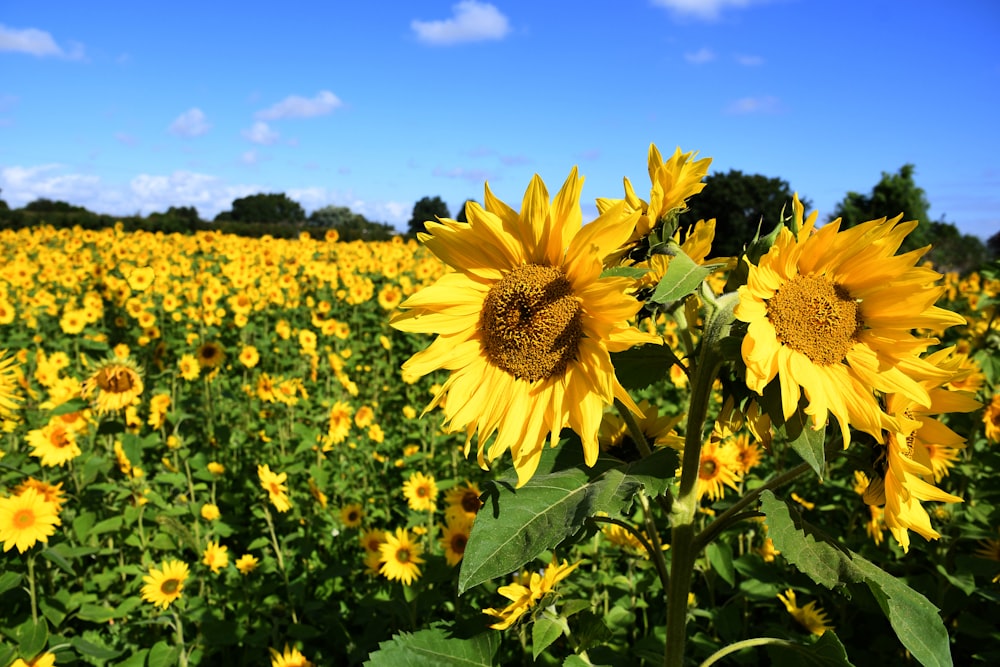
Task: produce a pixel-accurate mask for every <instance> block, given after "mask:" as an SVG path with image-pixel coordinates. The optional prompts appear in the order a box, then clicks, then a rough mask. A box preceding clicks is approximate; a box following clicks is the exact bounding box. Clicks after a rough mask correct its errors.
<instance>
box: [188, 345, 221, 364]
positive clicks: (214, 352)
mask: <svg viewBox="0 0 1000 667" xmlns="http://www.w3.org/2000/svg"><path fill="white" fill-rule="evenodd" d="M194 356H195V359H197V360H198V365H199V366H201V367H202V368H209V369H211V368H218V367H219V365H220V364H221V363H222V362H223V361H225V359H226V351H225V350H224V349H223V348H222V346H221V345H219V344H218V343H215V342H213V341H206V342H204V343H202V344H201V345H199V346H198V350H197V351H196V352H195V354H194Z"/></svg>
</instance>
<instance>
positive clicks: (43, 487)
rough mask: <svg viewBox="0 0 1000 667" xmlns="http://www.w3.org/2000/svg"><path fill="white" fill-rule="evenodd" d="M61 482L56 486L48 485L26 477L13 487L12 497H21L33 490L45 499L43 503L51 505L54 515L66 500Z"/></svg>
mask: <svg viewBox="0 0 1000 667" xmlns="http://www.w3.org/2000/svg"><path fill="white" fill-rule="evenodd" d="M62 485H63V483H62V482H59V483H58V484H49V483H48V482H44V481H42V480H40V479H35V478H34V477H28V478H27V479H25V480H24V481H23V482H21V483H20V484H18V485H17V486H16V487H14V495H16V496H19V495H22V494H23V493H24V492H25V491H26V490H28V489H34V490H35V491H37V492H38V494H39V495H40V496H41V497H42V498H44V499H45V502H48V503H52V505H53V506H54V508H55V512H56V514H58V513H59V511H60V510H61V509H62V506H63V502H65V500H66V498H65V496H64V494H63V490H62Z"/></svg>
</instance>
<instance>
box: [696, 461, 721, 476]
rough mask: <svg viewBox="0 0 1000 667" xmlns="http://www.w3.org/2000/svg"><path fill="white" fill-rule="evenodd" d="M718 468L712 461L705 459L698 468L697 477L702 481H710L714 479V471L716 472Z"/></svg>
mask: <svg viewBox="0 0 1000 667" xmlns="http://www.w3.org/2000/svg"><path fill="white" fill-rule="evenodd" d="M718 468H719V466H718V464H716V462H715V461H714V460H712V459H705V460H704V461H702V462H701V467H699V468H698V476H699V477H701V478H702V479H712V478H713V477H715V471H716V470H718Z"/></svg>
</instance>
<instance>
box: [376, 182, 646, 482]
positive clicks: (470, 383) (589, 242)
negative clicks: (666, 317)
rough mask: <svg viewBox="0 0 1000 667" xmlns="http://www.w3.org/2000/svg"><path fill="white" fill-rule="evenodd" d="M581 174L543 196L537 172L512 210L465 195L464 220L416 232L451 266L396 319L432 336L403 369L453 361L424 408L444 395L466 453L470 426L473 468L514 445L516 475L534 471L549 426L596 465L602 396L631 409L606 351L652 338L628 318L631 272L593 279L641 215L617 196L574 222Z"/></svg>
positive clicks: (412, 373) (522, 477)
mask: <svg viewBox="0 0 1000 667" xmlns="http://www.w3.org/2000/svg"><path fill="white" fill-rule="evenodd" d="M582 185H583V179H582V178H581V177H578V176H577V172H576V169H575V168H574V169H573V171H572V172H570V175H569V178H567V179H566V182H565V184H564V185H563V187H562V189H561V190H560V191H559V193H558V194H557V195H556V197H555V199H554V200H553V201H551V203H550V201H549V194H548V191H547V190H546V188H545V184H544V183H543V182H542V180H541V179H540V178H539V177H538V176H537V175H536V176H535V177H534V178H533V179H532V180H531V183H530V185H529V186H528V190H527V192H526V193H525V195H524V199H523V201H522V204H521V212H520V213H518V212H516V211H514V210H513V209H511V208H510V207H509V206H507V205H506V204H505V203H503V202H502V201H500V200H499V199H497V198H496V197H494V196H493V193H492V192H491V191H490V189H489V186H487V187H486V193H485V208H484V207H481V206H479V205H478V204H476V203H475V202H469V204H468V205H467V206H466V215H467V217H468V223H461V222H457V221H455V220H450V219H442V220H439V221H438V222H429V223H427V230H428V233H426V234H419V235H418V237H419V238H420V240H421V241H423V243H424V244H425V245H426V246H427V248H428V249H429V250H430V251H431V252H433V253H434V254H435V255H437V256H438V257H439V258H440V259H441V260H442V261H444V262H445V263H446V264H447V265H448V266H450V267H452V268H453V269H454V271H453V272H451V273H447V274H445V275H444V276H442V277H441V278H439V279H438V280H437V282H435V283H434V284H433V285H431V286H430V287H427V288H425V289H423V290H421V291H420V292H418V293H417V294H415V295H413V296H411V297H410V298H409V299H407V300H406V301H405V302H403V303H402V304H401V305H400V307H401V308H402V309H404V310H403V312H401V313H399V314H397V315H396V316H395V317H394V318H393V319H392V325H393V326H394V327H395V328H397V329H400V330H402V331H409V332H416V333H437V334H439V336H438V338H437V339H436V340H435V341H434V342H433V343H432V344H431V345H430V347H428V348H427V349H426V350H424V351H422V352H419V353H417V354H415V355H414V356H413V357H412V358H410V359H409V361H407V362H406V363H405V364H404V365H403V374H404V376H405V377H409V378H414V377H419V376H421V375H425V374H427V373H430V372H431V371H434V370H436V369H439V368H444V369H447V370H450V371H452V373H451V376H450V377H449V378H448V380H447V382H445V384H444V386H443V387H442V388H441V390H440V391H439V392H438V393H437V395H436V397H435V399H434V400H433V401H432V403H431V405H430V406H428V409H430V408H432V407H434V406H436V405H439V404H441V402H442V399H443V398H444V396H445V395H446V394H447V396H448V400H447V401H446V402H445V403H444V405H443V410H444V413H445V416H446V421H447V425H448V426H449V427H450V428H452V429H455V430H465V431H466V433H467V435H468V438H467V440H466V452H467V453H468V449H469V445H470V443H471V440H472V436H473V435H475V434H478V443H479V461H480V464H481V465H484V466H485V465H486V462H487V461H492V460H494V459H496V458H497V457H499V456H500V455H501V454H502V453H503V452H504V451H505V450H507V449H509V450H510V451H511V455H512V457H513V460H514V467H515V469H516V470H517V476H518V485H522V484H524V483H525V482H527V481H528V479H530V478H531V476H532V475H533V474H534V472H535V470H536V468H537V467H538V461H539V458H540V456H541V453H542V447H543V444H544V441H545V439H546V437H549V438H550V440H551V443H552V445H553V446H554V445H555V444H556V443H557V442H558V439H559V432H560V431H561V430H562V428H563V427H566V426H568V427H570V428H572V429H573V430H574V431H575V432H576V433H577V434H578V435H579V436H580V439H581V440H582V442H583V449H584V457H585V460H586V462H587V464H588V465H593V464H594V462H595V461H596V460H597V455H598V451H599V446H598V442H597V431H598V427H599V426H600V423H601V415H602V413H603V410H604V406H605V405H608V404H610V403H611V402H612V401H613V400H614V399H615V398H618V399H619V400H621V401H622V402H623V403H624V404H625V405H627V406H628V407H629V408H631V409H632V410H633V411H635V412H637V413H638V408H637V407H636V405H635V403H634V402H633V401H632V399H631V398H629V396H628V394H627V393H626V392H625V390H624V388H623V387H622V386H621V384H620V383H619V382H618V380H617V378H616V377H615V371H614V367H613V366H612V365H611V358H610V356H609V352H617V351H621V350H625V349H627V348H629V347H632V346H633V345H637V344H639V343H646V342H659V341H660V338H659V337H658V336H653V335H650V334H644V333H641V332H639V331H638V330H637V329H635V328H633V327H631V326H629V324H628V322H627V320H628V318H630V317H632V316H633V315H634V314H635V313H636V311H638V309H639V306H640V304H639V302H638V301H636V300H635V298H633V297H632V296H629V295H627V294H626V293H625V291H626V289H628V288H629V287H630V286H631V283H632V281H631V280H630V279H628V278H621V277H607V278H601V271H602V260H603V259H604V257H605V256H607V255H608V254H609V253H610V252H612V251H614V250H615V249H616V248H618V247H620V246H621V245H622V244H623V243H624V242H625V241H626V240H627V239H628V238H629V235H630V234H631V233H632V230H633V228H634V225H635V220H636V217H637V215H638V213H633V214H631V215H628V216H625V215H624V214H623V210H624V203H623V202H620V203H619V204H617V205H616V206H613V207H611V208H609V209H608V210H607V211H606V212H605V213H604V214H603V215H601V216H600V217H599V218H597V219H596V220H594V221H593V222H591V223H589V224H588V225H586V226H581V223H582V216H581V213H580V205H579V201H580V190H581V188H582ZM493 436H495V439H494V440H493V441H492V443H491V444H490V446H489V448H488V449H487V448H486V443H487V441H488V440H490V438H491V437H493Z"/></svg>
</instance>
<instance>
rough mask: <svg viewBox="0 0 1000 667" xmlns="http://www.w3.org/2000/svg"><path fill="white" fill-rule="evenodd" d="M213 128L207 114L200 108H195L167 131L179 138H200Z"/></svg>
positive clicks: (176, 119)
mask: <svg viewBox="0 0 1000 667" xmlns="http://www.w3.org/2000/svg"><path fill="white" fill-rule="evenodd" d="M211 127H212V126H211V125H209V123H208V119H207V118H206V117H205V113H204V112H203V111H202V110H201V109H199V108H198V107H193V108H191V109H188V110H187V111H185V112H184V113H182V114H181V115H180V116H178V117H177V118H175V119H174V122H172V123H171V124H170V127H168V128H167V129H168V130H169V131H170V133H171V134H176V135H177V136H179V137H200V136H201V135H203V134H205V133H206V132H208V130H209V129H210V128H211Z"/></svg>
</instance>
